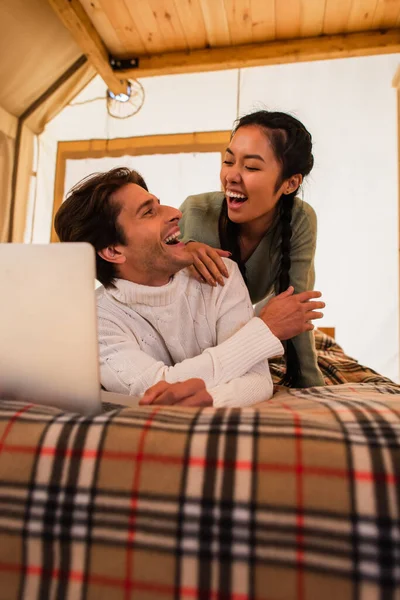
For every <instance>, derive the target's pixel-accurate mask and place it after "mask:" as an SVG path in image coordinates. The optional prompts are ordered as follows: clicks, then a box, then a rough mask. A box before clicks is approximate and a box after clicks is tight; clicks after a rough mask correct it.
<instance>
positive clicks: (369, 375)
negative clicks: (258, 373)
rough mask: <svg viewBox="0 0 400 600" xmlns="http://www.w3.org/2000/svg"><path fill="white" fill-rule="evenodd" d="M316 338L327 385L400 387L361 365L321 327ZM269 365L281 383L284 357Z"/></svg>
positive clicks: (321, 367)
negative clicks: (357, 384) (383, 385)
mask: <svg viewBox="0 0 400 600" xmlns="http://www.w3.org/2000/svg"><path fill="white" fill-rule="evenodd" d="M314 339H315V349H316V351H317V361H318V366H319V368H320V370H321V373H322V375H323V377H324V380H325V385H337V384H339V383H383V384H385V385H393V386H395V387H398V386H396V384H395V383H393V381H392V380H391V379H388V378H387V377H383V375H380V374H379V373H377V372H376V371H374V370H373V369H370V368H369V367H365V366H364V365H360V363H359V362H358V361H356V360H355V359H354V358H351V357H350V356H348V355H347V354H345V353H344V352H343V349H342V348H341V347H340V346H339V344H337V343H336V342H335V340H334V339H333V338H331V337H330V336H329V335H326V334H325V333H323V332H322V331H319V329H314ZM269 365H270V370H271V375H272V379H273V381H274V383H275V384H281V383H282V382H283V377H284V374H285V369H286V367H285V361H284V358H277V359H273V360H271V361H269ZM399 389H400V388H399Z"/></svg>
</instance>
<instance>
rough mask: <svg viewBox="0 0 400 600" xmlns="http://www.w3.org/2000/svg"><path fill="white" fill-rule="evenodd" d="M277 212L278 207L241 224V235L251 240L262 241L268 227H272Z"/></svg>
mask: <svg viewBox="0 0 400 600" xmlns="http://www.w3.org/2000/svg"><path fill="white" fill-rule="evenodd" d="M275 214H276V207H275V208H274V209H273V210H271V211H270V212H268V213H267V214H265V215H261V216H260V217H258V218H257V219H254V220H253V221H249V222H248V223H241V224H240V237H241V238H242V239H246V240H248V241H249V242H255V241H257V240H258V242H260V241H261V240H262V238H263V237H264V235H265V234H266V233H267V231H268V229H269V228H270V227H271V225H272V222H273V220H274V217H275Z"/></svg>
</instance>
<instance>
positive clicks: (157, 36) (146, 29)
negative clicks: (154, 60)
mask: <svg viewBox="0 0 400 600" xmlns="http://www.w3.org/2000/svg"><path fill="white" fill-rule="evenodd" d="M115 1H119V0H115ZM125 6H126V8H127V10H128V12H129V14H130V17H131V19H132V21H133V22H134V23H135V26H136V29H137V30H138V31H140V32H141V35H142V39H143V44H144V46H145V49H146V53H149V54H153V53H158V52H163V50H164V48H165V41H164V36H163V35H162V32H161V31H160V29H159V26H158V25H159V24H158V21H157V20H156V18H155V16H154V12H153V10H152V9H151V7H150V5H149V3H148V2H147V0H125Z"/></svg>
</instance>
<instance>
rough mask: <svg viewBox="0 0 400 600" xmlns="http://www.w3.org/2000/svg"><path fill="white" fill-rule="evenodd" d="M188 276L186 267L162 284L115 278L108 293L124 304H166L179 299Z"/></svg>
mask: <svg viewBox="0 0 400 600" xmlns="http://www.w3.org/2000/svg"><path fill="white" fill-rule="evenodd" d="M187 277H188V274H187V272H186V269H182V271H179V272H178V273H176V274H175V275H174V276H173V277H171V279H170V280H169V282H168V283H167V284H166V285H161V286H150V285H141V284H139V283H133V282H132V281H128V280H127V279H114V285H115V287H114V288H108V289H107V290H106V293H107V294H109V295H110V296H112V297H113V298H115V299H116V300H118V301H119V302H121V303H122V304H128V305H129V304H131V305H132V304H146V305H147V306H165V305H167V304H171V303H172V302H174V301H175V300H176V299H177V297H178V296H179V291H180V289H181V288H182V285H183V283H184V281H185V280H186V279H187Z"/></svg>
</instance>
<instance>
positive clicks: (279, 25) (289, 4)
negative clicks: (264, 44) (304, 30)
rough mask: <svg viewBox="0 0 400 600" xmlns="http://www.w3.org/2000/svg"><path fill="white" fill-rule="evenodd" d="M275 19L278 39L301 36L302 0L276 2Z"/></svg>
mask: <svg viewBox="0 0 400 600" xmlns="http://www.w3.org/2000/svg"><path fill="white" fill-rule="evenodd" d="M275 21H276V38H277V39H285V40H287V39H290V38H298V37H300V21H301V5H300V0H284V2H279V1H278V2H276V3H275Z"/></svg>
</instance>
